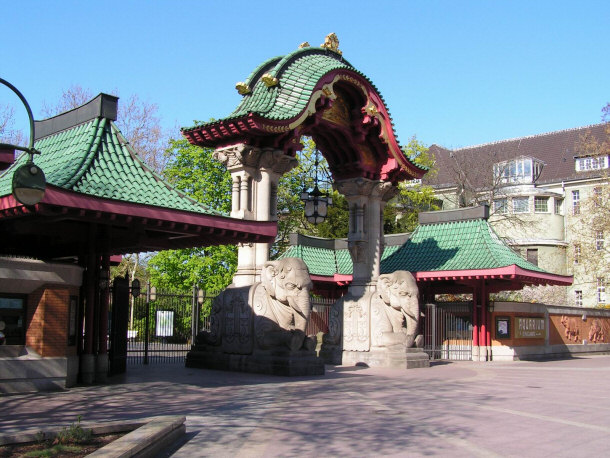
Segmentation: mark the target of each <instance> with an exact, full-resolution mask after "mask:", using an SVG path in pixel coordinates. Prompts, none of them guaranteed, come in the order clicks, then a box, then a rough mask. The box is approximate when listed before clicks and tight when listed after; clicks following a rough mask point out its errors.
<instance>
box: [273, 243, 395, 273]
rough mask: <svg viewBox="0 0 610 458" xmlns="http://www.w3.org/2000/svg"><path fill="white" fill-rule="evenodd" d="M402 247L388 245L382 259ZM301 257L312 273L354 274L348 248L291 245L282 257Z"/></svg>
mask: <svg viewBox="0 0 610 458" xmlns="http://www.w3.org/2000/svg"><path fill="white" fill-rule="evenodd" d="M399 248H400V246H399V245H395V246H386V247H385V249H384V251H383V255H382V257H381V259H382V260H383V259H386V258H387V257H388V256H390V255H392V254H393V253H394V252H395V251H396V250H398V249H399ZM290 257H295V258H301V259H302V260H303V261H304V262H305V264H307V267H308V269H309V273H310V274H311V275H320V276H324V277H332V276H333V275H335V274H340V275H352V274H353V272H354V265H353V263H352V258H351V256H350V254H349V250H347V249H339V250H333V249H329V248H319V247H314V246H307V245H295V246H291V247H289V248H288V249H287V250H286V251H285V252H284V253H283V254H282V255H281V256H280V258H290Z"/></svg>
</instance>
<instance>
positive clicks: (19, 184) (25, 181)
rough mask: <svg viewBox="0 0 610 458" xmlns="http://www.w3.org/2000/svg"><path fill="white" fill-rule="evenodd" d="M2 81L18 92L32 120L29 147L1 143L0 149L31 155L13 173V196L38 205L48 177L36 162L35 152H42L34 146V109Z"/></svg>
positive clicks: (19, 200)
mask: <svg viewBox="0 0 610 458" xmlns="http://www.w3.org/2000/svg"><path fill="white" fill-rule="evenodd" d="M0 83H2V84H4V85H5V86H6V87H8V88H9V89H11V90H12V91H13V92H14V93H15V94H17V97H19V99H20V100H21V102H22V103H23V105H24V106H25V109H26V111H27V113H28V118H29V121H30V143H29V144H28V146H27V147H25V146H19V145H12V144H9V143H0V149H2V148H10V149H13V150H19V151H24V152H26V153H27V154H28V155H29V157H28V159H27V161H26V163H25V164H23V165H21V166H19V167H18V168H17V170H15V172H14V173H13V196H14V197H15V199H17V201H18V202H19V203H21V204H23V205H26V206H31V205H36V204H37V203H38V202H40V201H41V200H42V198H43V197H44V191H45V188H46V179H45V176H44V173H43V171H42V169H41V168H40V167H38V166H37V165H36V164H34V154H40V151H37V150H36V149H35V148H34V138H35V137H34V116H33V115H32V110H31V109H30V105H29V104H28V102H27V100H26V99H25V97H24V96H23V94H21V92H19V90H18V89H17V88H16V87H15V86H13V85H12V84H11V83H9V82H8V81H6V80H4V79H2V78H0Z"/></svg>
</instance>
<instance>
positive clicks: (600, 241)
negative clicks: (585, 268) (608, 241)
mask: <svg viewBox="0 0 610 458" xmlns="http://www.w3.org/2000/svg"><path fill="white" fill-rule="evenodd" d="M595 249H596V250H597V251H601V250H603V249H604V231H595Z"/></svg>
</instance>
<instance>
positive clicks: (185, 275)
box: [147, 139, 237, 291]
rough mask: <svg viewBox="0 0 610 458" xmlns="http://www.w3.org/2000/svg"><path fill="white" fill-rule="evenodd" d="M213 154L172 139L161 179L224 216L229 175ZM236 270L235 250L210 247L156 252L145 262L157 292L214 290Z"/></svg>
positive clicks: (228, 192) (228, 194)
mask: <svg viewBox="0 0 610 458" xmlns="http://www.w3.org/2000/svg"><path fill="white" fill-rule="evenodd" d="M212 153H213V150H212V149H210V148H200V147H198V146H193V145H191V144H190V143H189V142H188V141H187V140H185V139H179V140H175V139H172V140H170V147H169V149H168V154H169V155H170V156H171V157H172V159H171V160H170V162H169V163H168V165H167V167H166V168H165V170H164V171H163V175H164V177H165V179H166V180H167V181H168V182H170V183H171V184H172V185H173V186H175V187H176V188H177V189H178V190H180V191H182V192H184V193H185V194H187V195H189V196H190V197H192V198H193V199H195V200H197V201H198V202H201V203H203V204H204V205H206V206H207V207H208V208H210V209H211V210H216V211H219V212H222V213H225V214H226V213H228V212H229V211H230V209H231V175H230V174H229V172H228V171H227V169H226V168H225V167H224V166H223V165H222V164H221V163H220V162H218V161H216V160H214V158H213V157H212ZM236 266H237V250H236V247H235V246H211V247H205V248H190V249H184V250H168V251H162V252H159V253H157V254H156V255H155V256H153V257H152V258H151V259H150V260H149V261H148V267H147V270H148V273H149V275H150V280H151V283H152V284H153V285H154V286H156V287H157V288H163V289H167V290H170V291H189V290H190V289H191V288H192V286H193V285H194V284H197V285H198V286H199V287H200V288H203V289H206V290H217V289H222V288H225V287H226V286H227V285H228V284H229V283H231V279H232V278H233V274H234V273H235V269H236Z"/></svg>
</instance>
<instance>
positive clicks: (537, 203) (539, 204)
mask: <svg viewBox="0 0 610 458" xmlns="http://www.w3.org/2000/svg"><path fill="white" fill-rule="evenodd" d="M534 212H535V213H548V212H549V198H548V197H534Z"/></svg>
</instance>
